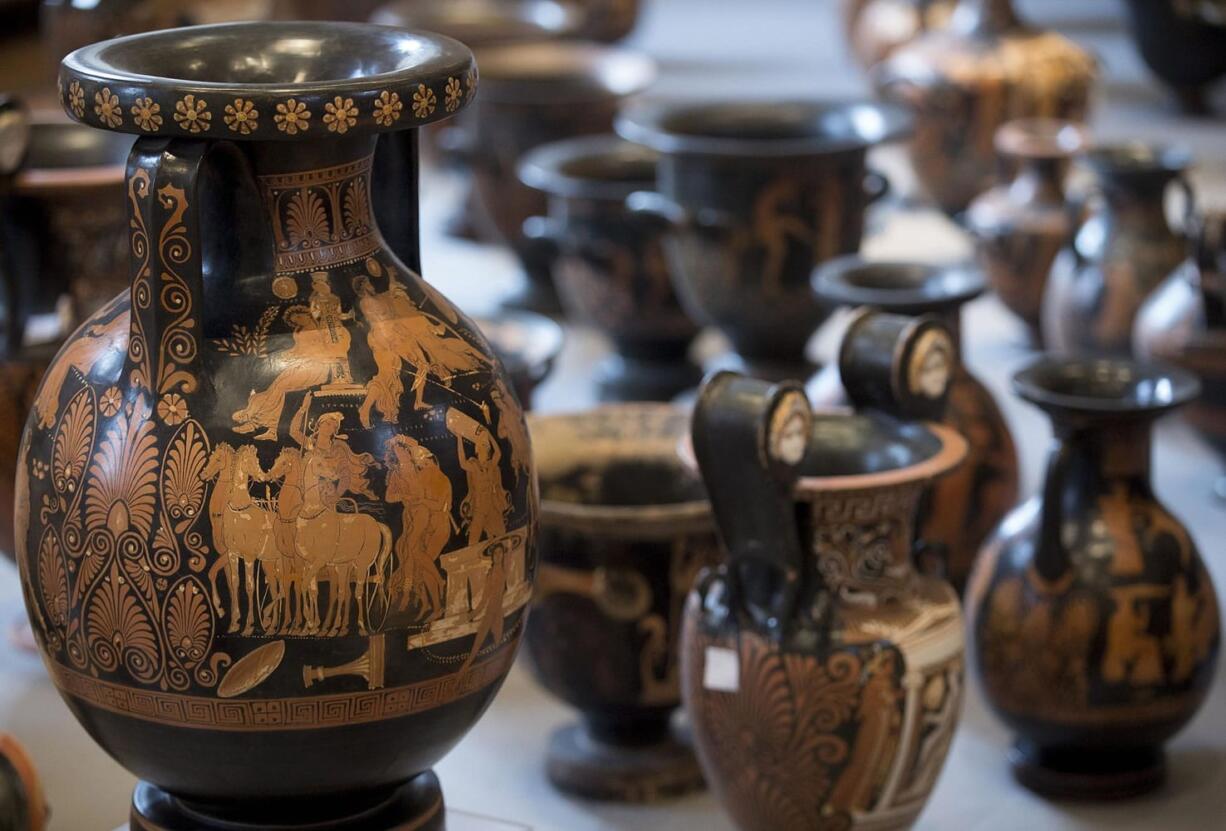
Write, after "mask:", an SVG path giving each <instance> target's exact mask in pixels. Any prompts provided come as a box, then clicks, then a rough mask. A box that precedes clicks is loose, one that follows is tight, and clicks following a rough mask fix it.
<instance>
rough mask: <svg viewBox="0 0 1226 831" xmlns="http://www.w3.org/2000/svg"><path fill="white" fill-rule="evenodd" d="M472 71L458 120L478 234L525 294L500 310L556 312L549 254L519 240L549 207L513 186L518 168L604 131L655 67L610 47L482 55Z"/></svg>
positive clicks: (539, 196) (553, 45)
mask: <svg viewBox="0 0 1226 831" xmlns="http://www.w3.org/2000/svg"><path fill="white" fill-rule="evenodd" d="M480 66H481V94H480V95H479V96H477V100H476V103H475V105H474V106H473V108H472V111H471V113H470V116H469V118H468V119H467V121H466V122H465V129H466V130H470V131H471V132H470V135H469V136H468V137H467V139H466V141H467V142H468V146H469V148H470V159H469V164H470V165H471V168H472V176H473V183H474V187H475V192H476V195H477V200H476V202H477V216H476V220H477V226H478V230H479V231H480V232H481V233H482V234H483V235H486V236H489V237H494V238H497V239H500V240H502V241H503V242H504V243H506V244H507V245H508V246H510V248H511V250H512V251H513V252H514V253H515V254H516V256H517V257H518V259H519V262H520V265H521V266H522V268H523V272H524V277H525V282H524V286H523V288H522V290H521V292H520V293H519V294H518V295H516V296H515V297H513V298H511V299H510V300H509V301H508V302H509V305H511V306H512V307H516V308H526V309H528V310H530V311H537V312H542V313H546V314H557V313H559V312H560V311H561V302H560V301H559V299H558V295H557V291H556V289H555V288H554V285H553V274H552V270H553V248H552V246H550V245H542V244H540V243H539V242H538V241H536V240H531V239H528V238H527V237H525V236H524V232H523V226H524V221H525V220H526V219H528V218H529V217H532V216H540V215H542V214H544V213H545V212H546V211H547V210H548V200H547V199H546V196H545V194H544V193H542V192H541V191H539V190H536V189H535V188H531V187H529V186H528V185H525V184H524V183H523V182H521V181H520V179H519V175H518V170H517V166H518V164H519V160H520V158H522V157H523V156H524V154H526V153H527V152H528V151H529V150H531V149H532V148H534V147H538V146H540V145H542V144H546V143H548V142H551V141H556V140H559V139H564V138H570V137H573V136H579V135H590V134H600V133H608V132H610V131H611V130H612V129H613V118H614V115H615V114H616V112H617V110H618V108H619V107H620V106H621V104H622V102H623V101H624V100H625V98H626V97H627V96H630V95H633V94H635V93H637V92H639V91H641V90H643V89H644V88H645V87H646V86H647V85H648V84H650V83H651V82H652V80H653V79H654V78H655V71H656V70H655V64H654V63H653V62H652V61H651V59H649V58H647V57H644V56H642V55H639V54H636V53H634V52H628V51H625V50H621V49H616V48H613V47H607V46H599V45H594V44H591V43H583V42H550V43H532V44H520V45H515V46H500V47H493V48H490V49H485V50H483V51H482V53H481V64H480Z"/></svg>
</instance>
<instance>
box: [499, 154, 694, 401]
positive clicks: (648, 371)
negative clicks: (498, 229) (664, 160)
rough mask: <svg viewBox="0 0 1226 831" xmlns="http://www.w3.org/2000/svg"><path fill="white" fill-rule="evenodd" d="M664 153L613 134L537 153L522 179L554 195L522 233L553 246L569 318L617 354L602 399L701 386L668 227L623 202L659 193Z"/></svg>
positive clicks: (605, 369)
mask: <svg viewBox="0 0 1226 831" xmlns="http://www.w3.org/2000/svg"><path fill="white" fill-rule="evenodd" d="M657 162H658V155H657V154H656V153H655V151H653V150H650V149H649V148H646V147H643V146H642V145H638V144H634V143H632V142H628V141H626V140H624V139H620V138H618V137H616V136H585V137H581V138H576V139H568V140H566V141H559V142H553V143H550V144H547V145H544V146H543V147H538V148H536V149H535V150H533V151H532V152H531V153H529V154H528V155H527V156H526V157H524V159H523V160H522V161H521V162H520V167H519V170H520V178H521V179H523V181H524V182H525V183H527V184H528V185H531V186H532V187H535V188H537V189H539V190H541V191H543V192H545V193H547V194H548V195H549V212H548V215H547V216H539V217H531V218H530V219H528V220H527V222H526V223H525V225H524V234H525V235H526V236H528V237H531V238H533V239H535V240H538V241H539V242H540V244H541V245H544V246H548V247H550V248H552V249H553V250H552V252H551V253H552V259H553V279H554V284H555V285H556V287H557V289H558V294H559V295H560V296H561V300H562V307H563V308H564V309H565V310H566V313H567V316H568V317H570V318H571V319H572V320H574V321H576V322H581V323H586V324H588V325H590V326H593V327H594V328H596V329H597V330H599V331H600V332H602V333H603V334H605V335H606V336H607V337H608V338H609V340H610V341H612V343H613V348H614V350H615V352H616V354H615V355H613V356H610V357H609V358H608V359H606V360H605V361H603V362H602V363H601V365H600V367H599V368H598V369H597V386H598V388H599V392H600V395H601V397H602V398H605V399H608V400H624V401H667V400H669V399H671V398H672V397H673V396H675V395H676V394H677V393H679V392H681V391H683V390H685V389H688V388H690V387H693V386H696V385H697V383H698V381H699V376H700V371H699V369H698V367H697V365H695V364H694V363H692V362H691V361H690V360H689V350H690V345H691V344H692V343H693V341H694V338H695V337H696V336H697V335H698V326H697V325H695V324H694V322H693V321H692V320H690V318H689V316H688V315H687V314H686V313H685V311H684V310H683V309H682V308H681V303H680V301H679V300H678V299H677V294H676V292H675V291H674V290H673V284H672V280H671V276H672V275H671V272H670V269H669V263H668V260H667V257H666V256H665V251H664V244H665V237H666V234H667V232H668V230H669V226H668V225H667V224H666V223H662V222H660V221H659V219H658V218H657V217H655V216H653V215H651V214H647V213H643V212H638V211H631V210H628V209H627V207H626V204H625V203H626V199H627V197H629V196H630V195H631V194H632V193H635V192H637V191H643V190H648V189H650V188H651V187H653V186H654V185H655V178H656V164H657Z"/></svg>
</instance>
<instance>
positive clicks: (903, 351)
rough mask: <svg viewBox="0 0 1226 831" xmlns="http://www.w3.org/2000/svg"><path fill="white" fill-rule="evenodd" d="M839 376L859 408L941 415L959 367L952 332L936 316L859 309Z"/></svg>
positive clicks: (927, 416)
mask: <svg viewBox="0 0 1226 831" xmlns="http://www.w3.org/2000/svg"><path fill="white" fill-rule="evenodd" d="M838 365H839V379H840V380H841V381H842V383H843V389H844V390H845V391H846V393H847V398H848V400H850V401H851V403H852V404H853V405H854V406H855V407H856V408H857V409H874V410H881V411H884V412H887V413H889V414H891V415H893V416H896V417H898V418H905V419H939V418H941V417H942V416H943V415H944V413H945V409H946V404H947V402H948V400H949V389H950V386H951V383H952V379H953V377H954V374H955V372H956V370H957V368H958V350H957V347H956V346H955V344H954V337H953V334H952V333H951V332H950V331H949V328H948V327H947V326H945V324H943V323H942V322H941V321H940V319H939V318H937V317H935V316H933V315H922V316H920V317H909V316H906V315H896V314H889V313H886V312H880V311H876V310H875V309H871V308H861V309H859V310H858V311H857V312H856V314H855V317H853V318H852V320H851V322H850V323H849V324H848V326H847V331H846V332H845V333H844V335H843V340H842V342H841V343H840V344H839V358H838Z"/></svg>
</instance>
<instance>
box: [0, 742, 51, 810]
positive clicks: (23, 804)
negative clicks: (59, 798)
mask: <svg viewBox="0 0 1226 831" xmlns="http://www.w3.org/2000/svg"><path fill="white" fill-rule="evenodd" d="M50 816H51V812H50V810H49V809H48V808H47V803H46V801H45V799H44V797H43V787H42V780H41V779H40V778H39V775H38V770H37V769H35V767H34V762H33V761H32V760H31V759H30V755H29V753H28V752H27V751H26V749H25V748H24V747H23V746H22V745H21V743H20V742H18V741H17V739H15V738H14V737H13V736H11V735H9V734H8V733H0V828H3V829H5V831H45V829H47V828H48V827H49V825H48V823H49V821H50Z"/></svg>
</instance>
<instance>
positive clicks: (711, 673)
mask: <svg viewBox="0 0 1226 831" xmlns="http://www.w3.org/2000/svg"><path fill="white" fill-rule="evenodd" d="M706 658H707V660H706V666H705V667H704V669H703V673H702V685H703V686H704V687H706V688H707V689H708V690H715V691H716V692H730V693H734V692H737V691H738V690H740V688H741V657H740V656H739V655H737V653H736V651H735V650H732V649H724V648H723V647H722V646H708V647H707V653H706Z"/></svg>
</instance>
